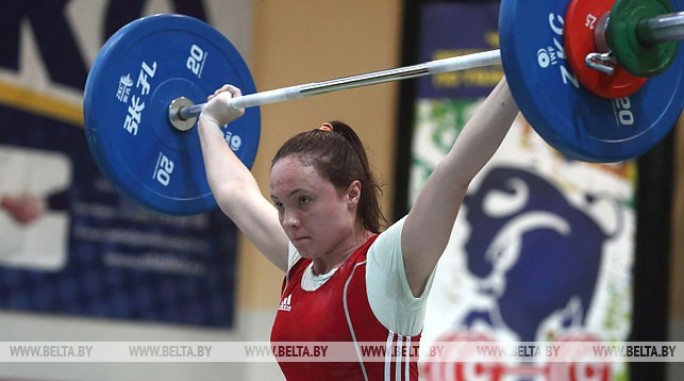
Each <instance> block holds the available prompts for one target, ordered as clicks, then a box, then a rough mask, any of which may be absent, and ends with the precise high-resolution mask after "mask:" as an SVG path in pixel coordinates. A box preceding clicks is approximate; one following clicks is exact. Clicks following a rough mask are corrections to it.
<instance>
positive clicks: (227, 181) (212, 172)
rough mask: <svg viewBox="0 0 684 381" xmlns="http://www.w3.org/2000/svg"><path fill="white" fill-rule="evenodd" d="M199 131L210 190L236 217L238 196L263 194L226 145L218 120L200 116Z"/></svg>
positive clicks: (221, 205)
mask: <svg viewBox="0 0 684 381" xmlns="http://www.w3.org/2000/svg"><path fill="white" fill-rule="evenodd" d="M198 129H199V138H200V144H201V145H202V156H203V158H204V166H205V171H206V175H207V181H208V182H209V187H210V188H211V192H212V194H213V195H214V198H215V199H216V201H217V203H218V204H219V206H220V207H221V209H222V210H224V212H226V214H228V216H229V217H233V216H231V214H233V213H232V209H233V204H234V203H235V202H236V201H238V198H239V197H237V195H239V194H241V193H240V192H243V193H242V194H245V193H248V192H257V193H259V189H258V185H257V183H256V180H255V179H254V177H253V176H252V173H251V172H250V171H249V169H248V168H247V167H246V166H245V165H244V164H243V163H242V161H240V159H239V158H238V157H237V156H236V155H235V153H234V152H233V151H232V150H231V149H230V147H229V146H228V144H226V141H225V138H224V136H223V132H222V131H221V130H220V128H219V126H218V125H217V123H216V122H215V121H214V120H212V119H211V118H206V117H204V116H200V119H199V126H198ZM259 196H260V193H259Z"/></svg>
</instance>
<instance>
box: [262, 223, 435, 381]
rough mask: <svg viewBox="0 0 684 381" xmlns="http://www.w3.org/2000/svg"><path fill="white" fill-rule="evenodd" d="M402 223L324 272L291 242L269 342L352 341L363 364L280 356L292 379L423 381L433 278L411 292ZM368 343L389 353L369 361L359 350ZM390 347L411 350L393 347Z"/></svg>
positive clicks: (371, 240) (286, 376)
mask: <svg viewBox="0 0 684 381" xmlns="http://www.w3.org/2000/svg"><path fill="white" fill-rule="evenodd" d="M402 227H403V220H401V221H399V222H398V223H396V224H394V225H393V226H391V227H390V228H389V229H387V231H385V232H383V233H381V234H380V235H376V236H373V237H371V238H370V239H369V240H368V241H367V242H366V243H365V244H363V245H362V246H361V247H359V248H358V249H357V250H356V251H355V252H354V253H352V254H351V255H350V256H349V258H347V259H346V260H345V262H344V263H342V264H341V265H340V266H339V267H337V268H335V269H333V270H332V271H330V272H329V273H327V274H322V275H314V273H313V270H312V261H311V260H310V259H305V258H302V257H301V256H299V254H298V253H297V252H296V249H294V246H291V248H290V261H289V262H290V264H289V270H288V273H287V275H286V278H285V281H284V282H283V288H282V298H281V302H280V307H279V308H278V312H277V314H276V318H275V322H274V324H273V329H272V331H271V342H273V343H275V344H280V343H284V342H293V341H294V342H319V343H320V342H346V343H353V344H354V348H355V349H356V351H355V352H356V353H355V355H356V359H358V361H345V362H318V361H306V359H295V360H302V361H292V360H293V359H286V358H280V359H279V364H280V368H281V369H282V371H283V373H284V375H285V378H286V379H287V380H288V381H298V380H311V379H321V380H393V381H394V380H418V366H417V360H418V358H417V348H418V344H419V341H420V332H421V330H422V325H423V318H424V315H425V304H426V300H427V294H428V292H429V289H430V286H431V283H432V277H430V280H429V281H428V285H427V286H426V288H425V291H424V292H423V294H422V295H421V296H420V297H418V298H416V297H414V296H413V294H412V293H411V290H410V288H409V286H408V282H407V281H406V273H405V271H404V265H403V259H402V255H401V245H400V237H401V228H402ZM364 343H384V344H385V346H386V348H388V349H390V350H387V354H386V355H385V356H384V361H382V359H383V357H382V356H380V359H381V360H380V361H378V356H377V352H375V353H376V355H375V356H374V357H372V361H370V360H369V358H366V361H364V356H363V354H362V353H361V350H360V349H359V345H361V344H364ZM393 346H394V347H397V346H399V347H401V346H403V347H404V348H406V349H404V350H403V351H397V350H396V348H395V349H394V350H391V349H392V347H393ZM409 348H411V349H412V350H409ZM411 354H413V355H411ZM328 355H330V354H328ZM332 360H333V361H334V360H335V359H334V358H333V359H332Z"/></svg>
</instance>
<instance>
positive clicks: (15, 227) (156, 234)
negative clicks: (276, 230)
mask: <svg viewBox="0 0 684 381" xmlns="http://www.w3.org/2000/svg"><path fill="white" fill-rule="evenodd" d="M216 4H217V2H202V1H182V0H176V1H164V2H159V1H137V0H136V1H66V0H63V1H53V0H40V1H3V2H2V9H3V12H2V13H1V14H0V25H1V27H0V28H2V33H0V42H1V45H2V46H3V48H4V51H3V54H2V55H1V56H0V120H1V121H2V123H0V201H1V202H0V308H3V309H7V310H17V311H31V312H40V313H48V314H67V315H80V316H91V317H98V318H106V319H126V320H139V321H156V322H165V323H173V324H187V325H201V326H207V327H230V326H231V325H232V323H233V309H234V291H235V279H234V277H235V272H236V270H235V255H236V227H235V226H234V225H233V224H232V222H231V221H230V220H228V219H227V218H226V217H224V216H223V215H222V214H221V213H220V212H218V211H217V212H212V213H206V214H201V215H196V216H191V217H182V218H179V217H170V216H163V215H159V214H155V213H150V212H147V211H144V210H142V209H140V208H139V207H138V206H137V205H133V204H132V203H131V202H130V201H128V200H126V199H124V198H122V197H121V196H120V195H119V193H118V192H116V191H115V190H114V189H113V188H112V186H111V185H110V183H109V182H108V181H107V180H106V179H105V178H103V177H102V175H101V174H100V172H99V170H98V168H97V167H96V165H95V162H94V160H93V158H92V156H91V155H90V152H89V149H88V146H87V144H86V139H85V135H84V131H83V128H82V127H83V126H82V110H81V103H82V96H83V87H84V84H85V80H86V76H87V73H88V68H89V67H90V65H91V64H92V62H93V61H94V58H95V55H96V54H97V51H98V50H99V47H100V46H101V45H102V44H103V43H104V42H105V41H106V39H107V38H108V37H109V36H110V35H111V34H113V33H114V32H115V31H116V30H118V29H119V28H120V27H121V26H123V25H124V24H125V23H127V22H129V21H132V20H134V19H137V18H140V17H142V16H143V15H146V14H151V13H163V12H176V13H183V14H188V15H191V16H194V17H197V18H200V19H204V20H207V19H208V15H209V14H210V11H211V9H212V7H216ZM219 20H220V19H219Z"/></svg>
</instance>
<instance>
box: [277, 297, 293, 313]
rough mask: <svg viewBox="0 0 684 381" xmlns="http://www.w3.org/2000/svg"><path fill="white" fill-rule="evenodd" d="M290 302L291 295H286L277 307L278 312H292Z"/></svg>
mask: <svg viewBox="0 0 684 381" xmlns="http://www.w3.org/2000/svg"><path fill="white" fill-rule="evenodd" d="M290 302H292V294H290V295H288V296H287V297H285V299H283V300H282V301H280V306H278V310H279V311H285V312H290V310H292V305H291V304H290Z"/></svg>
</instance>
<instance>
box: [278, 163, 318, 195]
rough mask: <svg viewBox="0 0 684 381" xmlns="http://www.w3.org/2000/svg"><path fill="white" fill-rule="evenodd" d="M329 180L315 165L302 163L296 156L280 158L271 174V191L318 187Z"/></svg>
mask: <svg viewBox="0 0 684 381" xmlns="http://www.w3.org/2000/svg"><path fill="white" fill-rule="evenodd" d="M322 182H327V180H326V179H325V178H323V177H322V176H321V175H320V174H319V173H318V171H317V170H316V168H315V167H314V166H313V165H307V164H304V163H302V161H301V160H299V159H297V158H294V157H287V158H283V159H280V160H278V161H277V162H276V163H274V164H273V167H272V168H271V175H270V187H271V191H272V192H274V191H278V190H285V191H288V190H291V189H294V188H302V189H310V188H317V187H319V186H320V185H321V183H322Z"/></svg>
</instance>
